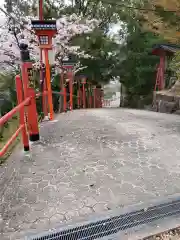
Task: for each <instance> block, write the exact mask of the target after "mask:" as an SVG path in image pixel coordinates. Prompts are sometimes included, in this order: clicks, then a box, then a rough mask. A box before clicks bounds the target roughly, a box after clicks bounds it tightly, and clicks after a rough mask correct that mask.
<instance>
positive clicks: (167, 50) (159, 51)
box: [152, 44, 180, 91]
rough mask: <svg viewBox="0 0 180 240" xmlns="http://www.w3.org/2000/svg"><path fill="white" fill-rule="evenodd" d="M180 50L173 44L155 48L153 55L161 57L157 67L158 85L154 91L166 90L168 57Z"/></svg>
mask: <svg viewBox="0 0 180 240" xmlns="http://www.w3.org/2000/svg"><path fill="white" fill-rule="evenodd" d="M178 50H180V47H179V46H176V45H172V44H157V45H155V46H154V47H153V49H152V54H153V55H157V56H160V62H159V64H158V66H157V73H156V83H155V87H154V91H161V90H163V89H164V87H165V76H164V74H165V70H166V66H165V65H166V56H173V55H174V53H175V52H176V51H178Z"/></svg>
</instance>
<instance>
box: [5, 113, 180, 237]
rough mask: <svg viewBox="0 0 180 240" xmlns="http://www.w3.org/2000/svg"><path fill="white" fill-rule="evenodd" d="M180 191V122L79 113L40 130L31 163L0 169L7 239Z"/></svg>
mask: <svg viewBox="0 0 180 240" xmlns="http://www.w3.org/2000/svg"><path fill="white" fill-rule="evenodd" d="M178 193H180V117H179V116H175V115H166V114H160V113H153V112H146V111H140V110H130V109H109V108H107V109H95V110H77V111H74V112H71V113H67V114H61V115H59V116H58V117H57V121H55V122H47V123H44V124H43V125H42V127H41V141H40V142H39V143H34V144H33V145H32V155H31V158H29V157H27V156H24V155H23V153H19V152H18V153H14V154H13V155H12V156H11V158H10V159H9V160H8V161H7V164H6V165H4V166H2V167H1V169H0V197H1V199H0V228H1V232H0V234H1V235H0V239H1V240H7V239H13V240H14V239H24V236H25V235H26V234H27V233H28V234H31V233H38V232H41V231H44V230H47V229H50V228H53V227H56V226H57V225H59V224H60V223H66V222H71V221H76V219H79V217H83V216H84V217H86V216H89V215H90V214H100V213H103V212H105V211H107V214H108V210H110V209H112V210H114V209H116V208H120V207H123V206H126V205H131V204H134V203H139V202H145V203H146V202H148V201H150V200H151V199H155V198H159V197H166V196H168V195H173V194H178Z"/></svg>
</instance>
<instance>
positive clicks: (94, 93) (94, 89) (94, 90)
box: [93, 87, 96, 108]
mask: <svg viewBox="0 0 180 240" xmlns="http://www.w3.org/2000/svg"><path fill="white" fill-rule="evenodd" d="M93 95H94V99H93V100H94V104H93V105H94V106H93V107H94V108H96V87H94V88H93Z"/></svg>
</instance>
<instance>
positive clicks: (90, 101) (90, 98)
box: [89, 83, 92, 108]
mask: <svg viewBox="0 0 180 240" xmlns="http://www.w3.org/2000/svg"><path fill="white" fill-rule="evenodd" d="M89 108H92V91H91V83H89Z"/></svg>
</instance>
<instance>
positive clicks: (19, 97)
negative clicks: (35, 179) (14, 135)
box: [16, 75, 29, 151]
mask: <svg viewBox="0 0 180 240" xmlns="http://www.w3.org/2000/svg"><path fill="white" fill-rule="evenodd" d="M16 92H17V100H18V104H20V103H21V102H22V101H23V85H22V81H21V78H20V76H19V75H17V76H16ZM19 124H20V125H23V126H24V127H23V128H22V130H21V132H22V141H23V145H24V151H29V138H28V134H27V125H26V117H25V108H24V106H23V107H22V108H21V109H20V110H19Z"/></svg>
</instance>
